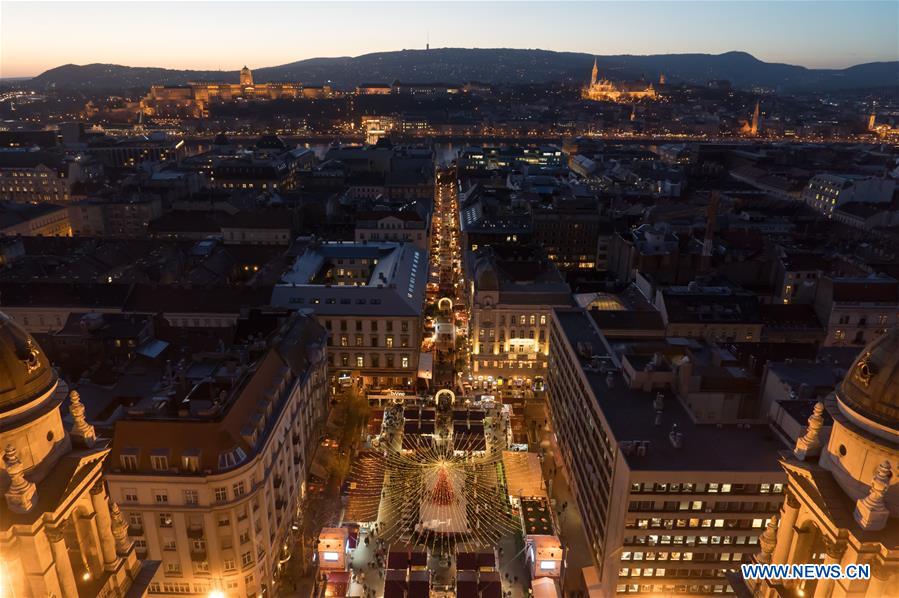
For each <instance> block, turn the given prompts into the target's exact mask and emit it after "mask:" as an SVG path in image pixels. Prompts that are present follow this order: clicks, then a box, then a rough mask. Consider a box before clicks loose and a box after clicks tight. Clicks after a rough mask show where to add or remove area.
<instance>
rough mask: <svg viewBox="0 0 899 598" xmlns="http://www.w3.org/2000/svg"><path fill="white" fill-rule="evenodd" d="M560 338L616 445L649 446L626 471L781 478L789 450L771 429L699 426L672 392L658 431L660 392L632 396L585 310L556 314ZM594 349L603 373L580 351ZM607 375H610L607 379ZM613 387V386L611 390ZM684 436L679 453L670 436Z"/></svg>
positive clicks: (633, 457) (631, 460)
mask: <svg viewBox="0 0 899 598" xmlns="http://www.w3.org/2000/svg"><path fill="white" fill-rule="evenodd" d="M555 313H556V317H557V318H558V319H559V322H560V324H561V327H562V332H563V333H564V335H565V338H566V340H567V342H568V344H569V345H571V347H572V349H573V351H574V353H575V354H576V355H577V357H578V360H579V362H580V366H581V368H582V370H583V372H584V374H585V376H586V378H587V381H588V382H589V385H590V390H591V391H592V394H593V396H594V397H595V400H596V402H597V405H598V406H599V409H600V411H601V412H602V414H603V417H604V418H605V420H606V422H608V425H609V427H610V428H611V430H612V434H613V436H614V439H615V441H616V443H618V444H619V445H620V444H621V443H622V442H626V441H631V442H646V441H648V442H649V443H650V444H649V447H648V450H647V451H646V455H645V456H637V454H636V451H635V452H634V453H632V454H630V455H627V456H626V457H625V458H626V459H627V462H628V465H629V466H630V468H631V469H633V470H635V471H641V470H657V471H712V472H713V471H738V472H752V471H759V472H779V471H781V467H780V465H779V463H778V458H779V451H781V450H784V449H786V448H787V447H786V446H784V445H783V443H781V442H780V440H778V438H777V436H776V435H775V434H774V433H773V432H772V431H771V430H770V429H769V428H768V426H766V425H763V424H759V425H750V426H748V427H747V426H737V425H735V424H731V425H721V426H719V425H717V424H697V423H696V422H694V421H693V418H692V417H691V416H690V413H689V412H688V411H687V409H686V408H685V407H684V406H683V404H682V403H681V402H680V400H679V399H678V398H677V397H675V396H674V395H673V393H672V392H670V391H668V392H665V393H663V394H664V407H663V412H662V423H661V425H659V426H656V425H654V422H655V417H656V408H655V405H654V401H655V398H656V392H643V391H640V390H632V389H630V388H628V387H627V383H626V382H625V380H624V377H623V376H622V374H621V371H620V361H619V359H618V357H617V356H616V355H615V354H614V352H613V351H612V350H611V348H610V346H609V344H608V342H607V341H606V339H605V338H604V337H603V336H602V334H601V333H600V332H599V330H598V328H597V327H596V326H595V324H594V322H593V319H592V318H591V317H590V316H589V314H587V312H585V311H582V310H564V309H557V310H556V312H555ZM579 347H582V348H585V349H586V348H588V347H589V348H592V352H593V355H595V356H596V355H598V356H600V360H599V362H600V363H601V364H602V369H604V370H605V371H600V368H594V366H593V365H592V364H591V360H589V359H585V358H583V357H581V355H580V354H579V351H578V348H579ZM607 371H611V372H612V375H611V377H608V375H607ZM609 381H610V382H611V385H610V384H609ZM675 425H676V426H677V431H679V432H680V433H682V434H683V440H682V446H681V448H676V447H675V446H674V445H673V444H672V442H671V440H670V439H669V434H670V432H671V430H672V428H673V427H674V426H675Z"/></svg>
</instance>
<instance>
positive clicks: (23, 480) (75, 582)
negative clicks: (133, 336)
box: [0, 313, 150, 598]
mask: <svg viewBox="0 0 899 598" xmlns="http://www.w3.org/2000/svg"><path fill="white" fill-rule="evenodd" d="M66 399H68V404H69V409H68V412H69V417H70V418H71V421H72V423H71V424H70V425H67V424H64V421H63V417H62V410H61V407H62V404H63V402H64V401H65V400H66ZM84 411H85V408H84V405H83V404H82V403H81V400H80V397H79V396H78V393H77V392H75V391H72V392H71V393H69V392H68V387H67V386H66V384H65V382H63V381H62V380H60V379H59V377H58V375H57V373H56V370H54V369H53V367H52V366H51V365H50V362H49V360H48V359H47V356H46V355H45V354H44V352H43V351H42V349H41V347H40V346H39V345H38V344H37V343H36V342H35V341H34V339H33V338H32V337H31V335H29V334H28V333H27V332H25V330H23V329H22V328H21V327H20V326H18V325H17V324H16V323H15V322H13V321H12V320H11V319H10V318H9V317H7V316H6V315H5V314H3V313H0V453H2V457H0V557H2V560H0V566H2V569H0V574H2V579H0V594H2V595H3V596H8V595H11V596H15V597H16V598H45V597H47V596H56V597H57V598H79V597H82V596H106V597H107V598H124V597H125V596H143V595H145V592H146V590H147V589H148V584H149V581H150V580H149V578H148V577H146V576H143V575H141V572H142V567H143V564H142V563H141V562H140V561H138V559H137V555H136V554H135V552H134V543H133V542H132V540H131V539H130V537H129V535H128V522H127V521H126V519H125V517H124V516H123V514H122V512H121V510H120V509H119V507H118V505H117V504H116V503H115V501H113V500H112V497H110V495H109V491H108V490H107V486H106V480H105V478H104V476H103V462H104V460H105V459H106V455H107V454H108V453H109V447H108V441H106V440H104V439H102V438H98V437H97V434H96V431H95V430H94V427H93V426H92V425H90V424H89V423H88V422H87V421H86V419H85V416H84Z"/></svg>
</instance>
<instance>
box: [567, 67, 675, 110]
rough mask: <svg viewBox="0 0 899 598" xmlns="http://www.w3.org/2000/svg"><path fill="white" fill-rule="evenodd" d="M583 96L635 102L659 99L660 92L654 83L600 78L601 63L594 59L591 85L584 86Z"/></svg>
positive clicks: (588, 98)
mask: <svg viewBox="0 0 899 598" xmlns="http://www.w3.org/2000/svg"><path fill="white" fill-rule="evenodd" d="M581 97H583V98H584V99H585V100H593V101H594V102H633V101H635V100H657V99H659V93H658V92H657V91H656V88H655V87H653V85H652V83H644V82H642V81H638V82H624V81H609V80H608V79H600V78H599V65H598V64H597V62H596V60H594V61H593V72H592V73H591V74H590V85H588V86H586V87H584V88H583V90H582V91H581Z"/></svg>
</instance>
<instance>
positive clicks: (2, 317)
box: [0, 312, 56, 412]
mask: <svg viewBox="0 0 899 598" xmlns="http://www.w3.org/2000/svg"><path fill="white" fill-rule="evenodd" d="M55 381H56V373H55V372H54V371H53V368H51V367H50V361H49V360H48V359H47V356H46V355H45V354H44V352H43V351H42V350H41V348H40V347H39V346H38V345H37V343H36V342H34V339H33V338H31V335H30V334H28V333H27V332H25V330H23V329H22V327H21V326H19V325H18V324H16V323H15V322H13V321H12V319H10V317H9V316H7V315H6V314H4V313H3V312H0V412H4V411H8V410H11V409H14V408H15V407H17V406H19V405H22V404H25V403H28V402H29V401H32V400H34V399H36V398H38V397H40V396H41V395H42V394H44V393H45V392H47V391H48V390H50V388H51V387H52V386H53V383H54V382H55Z"/></svg>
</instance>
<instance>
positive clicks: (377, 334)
mask: <svg viewBox="0 0 899 598" xmlns="http://www.w3.org/2000/svg"><path fill="white" fill-rule="evenodd" d="M427 279H428V258H427V254H426V253H425V252H424V251H422V250H421V249H418V248H417V247H416V246H415V245H414V244H412V243H395V242H386V241H381V242H374V241H368V240H366V241H362V242H361V243H354V242H331V243H322V244H320V245H314V246H310V247H309V248H307V250H306V252H305V253H303V255H301V256H300V257H298V258H297V261H296V262H295V263H294V265H293V266H292V268H291V269H290V270H289V271H288V272H286V273H285V274H284V276H283V277H282V281H281V283H280V284H278V285H276V286H275V288H274V290H273V291H272V299H271V304H272V305H274V306H277V307H283V308H288V309H293V310H303V311H304V312H309V313H313V314H315V317H316V318H317V319H318V321H319V323H320V324H322V325H323V326H324V327H325V328H326V329H327V330H328V331H329V333H330V335H329V337H328V363H329V366H330V369H331V373H332V377H333V378H334V381H335V382H336V383H339V384H341V385H350V384H356V385H359V386H362V387H364V388H368V389H373V388H381V389H403V390H412V389H413V388H414V386H413V384H414V383H415V381H416V379H417V377H418V374H419V372H418V367H419V349H420V347H421V329H422V327H421V323H422V314H423V312H424V300H425V285H426V283H427Z"/></svg>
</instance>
